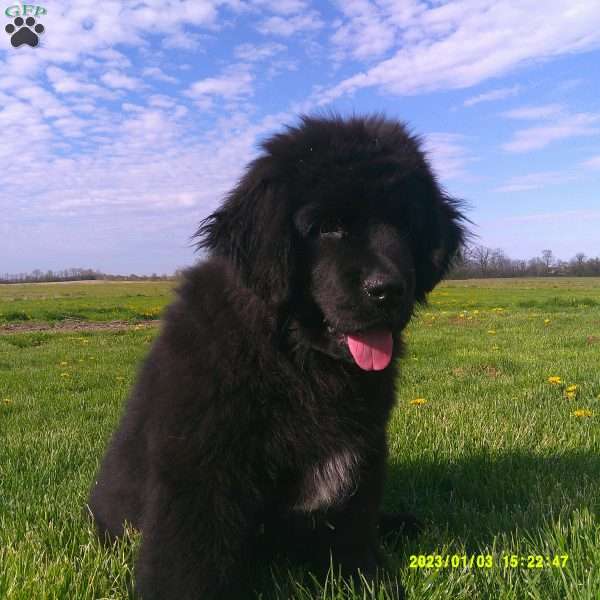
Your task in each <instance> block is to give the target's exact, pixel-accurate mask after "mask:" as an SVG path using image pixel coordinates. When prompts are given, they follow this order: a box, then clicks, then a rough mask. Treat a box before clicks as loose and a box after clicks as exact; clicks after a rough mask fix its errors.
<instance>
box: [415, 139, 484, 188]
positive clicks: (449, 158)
mask: <svg viewBox="0 0 600 600" xmlns="http://www.w3.org/2000/svg"><path fill="white" fill-rule="evenodd" d="M464 142H465V137H464V136H462V135H459V134H455V133H430V134H428V135H427V136H425V144H424V149H425V152H426V153H427V154H428V156H429V157H430V159H431V163H432V166H433V169H434V171H435V172H436V173H437V174H438V175H439V176H440V177H442V178H443V179H456V178H459V177H464V176H465V175H466V171H465V168H466V166H467V164H468V163H470V162H472V161H473V160H474V158H473V156H472V155H471V153H470V151H469V150H468V148H467V147H466V146H465V145H464Z"/></svg>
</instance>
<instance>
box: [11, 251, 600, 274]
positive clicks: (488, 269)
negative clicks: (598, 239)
mask: <svg viewBox="0 0 600 600" xmlns="http://www.w3.org/2000/svg"><path fill="white" fill-rule="evenodd" d="M182 272H183V269H177V270H176V271H175V273H173V274H171V275H167V274H162V275H158V274H157V273H152V275H136V274H135V273H131V274H129V275H109V274H107V273H102V272H101V271H98V270H96V269H81V268H74V269H64V270H62V271H42V270H40V269H35V270H34V271H31V273H16V274H9V273H5V274H3V275H0V283H43V282H52V281H91V280H111V281H160V280H174V279H179V278H180V277H181V274H182ZM448 277H449V279H473V278H480V277H481V278H487V277H600V257H596V258H588V257H587V256H586V255H585V254H583V252H579V253H577V254H576V255H575V256H574V257H573V258H572V259H571V260H560V259H557V258H555V256H554V254H553V252H552V250H542V253H541V255H540V256H536V257H534V258H530V259H528V260H522V259H514V258H509V257H508V256H507V255H506V253H505V252H504V250H502V249H501V248H488V247H486V246H467V247H465V248H464V250H463V251H462V253H461V255H460V256H459V257H458V260H457V261H456V263H455V265H454V267H453V268H452V270H451V272H450V274H449V276H448Z"/></svg>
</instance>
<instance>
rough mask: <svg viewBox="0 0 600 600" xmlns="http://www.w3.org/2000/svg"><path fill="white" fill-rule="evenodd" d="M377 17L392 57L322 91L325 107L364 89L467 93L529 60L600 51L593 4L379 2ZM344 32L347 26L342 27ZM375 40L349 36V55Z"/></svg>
mask: <svg viewBox="0 0 600 600" xmlns="http://www.w3.org/2000/svg"><path fill="white" fill-rule="evenodd" d="M379 6H380V8H381V13H382V16H381V17H380V20H381V21H382V22H383V23H385V24H387V25H390V26H394V27H395V29H396V36H397V38H398V42H397V44H396V51H395V54H394V55H393V56H392V57H391V58H388V59H386V60H383V61H381V62H379V63H377V64H376V65H374V66H373V67H371V68H369V69H367V70H366V71H364V72H359V73H356V74H355V75H352V76H351V77H348V78H346V79H344V80H343V81H341V82H339V83H338V84H336V85H334V86H332V87H330V88H329V89H328V90H327V91H326V92H324V93H321V94H320V100H319V103H320V104H324V103H328V102H331V101H333V100H335V99H336V98H339V97H340V96H344V95H347V94H352V93H353V92H355V91H356V90H358V89H361V88H366V87H377V88H381V89H383V90H385V91H387V92H389V93H391V94H416V93H419V92H427V91H433V90H439V89H457V88H466V87H469V86H472V85H475V84H478V83H480V82H482V81H485V80H487V79H490V78H492V77H498V76H500V75H504V74H506V73H508V72H510V71H513V70H515V69H516V68H518V67H521V66H523V65H525V64H529V63H531V62H532V61H536V60H542V59H545V58H548V57H552V56H558V55H563V54H570V53H574V52H583V51H585V50H591V49H594V48H597V47H599V46H600V10H599V9H598V4H597V3H596V2H595V1H593V0H587V1H583V0H582V1H580V2H578V3H575V4H574V3H573V2H572V1H571V0H549V1H548V2H545V3H544V6H543V9H540V4H539V2H537V0H507V1H505V2H497V1H496V0H457V1H456V2H452V3H448V4H439V3H432V4H430V5H425V4H424V3H420V2H417V1H416V0H410V1H407V2H393V1H392V0H385V1H383V2H381V3H379ZM339 27H340V28H341V27H343V24H340V25H339ZM369 43H370V40H369V35H368V34H366V33H365V34H361V31H360V29H359V28H356V35H354V36H351V37H348V40H347V51H348V52H349V53H350V54H351V53H352V49H353V48H354V47H359V46H360V45H361V44H366V45H368V44H369Z"/></svg>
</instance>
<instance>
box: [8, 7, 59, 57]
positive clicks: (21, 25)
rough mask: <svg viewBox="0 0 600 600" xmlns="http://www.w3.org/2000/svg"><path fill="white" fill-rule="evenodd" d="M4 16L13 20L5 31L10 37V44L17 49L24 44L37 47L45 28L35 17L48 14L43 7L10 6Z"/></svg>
mask: <svg viewBox="0 0 600 600" xmlns="http://www.w3.org/2000/svg"><path fill="white" fill-rule="evenodd" d="M4 14H5V15H6V16H7V17H9V18H11V19H13V22H12V23H9V24H8V25H7V26H6V27H5V28H4V30H5V31H6V33H8V35H10V43H11V44H12V45H13V46H14V47H15V48H17V47H18V46H22V45H23V44H27V45H28V46H37V45H38V42H39V41H40V38H39V37H38V36H39V35H40V34H42V33H44V26H43V25H42V24H41V23H36V20H35V17H40V16H42V15H45V14H48V11H47V10H46V9H45V8H44V7H43V6H35V5H34V4H23V5H22V6H18V5H15V6H9V7H8V8H7V9H6V10H5V11H4Z"/></svg>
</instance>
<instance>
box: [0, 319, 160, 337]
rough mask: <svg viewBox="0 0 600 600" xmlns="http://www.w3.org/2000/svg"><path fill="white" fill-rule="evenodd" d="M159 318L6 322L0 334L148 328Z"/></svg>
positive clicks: (157, 322)
mask: <svg viewBox="0 0 600 600" xmlns="http://www.w3.org/2000/svg"><path fill="white" fill-rule="evenodd" d="M159 323H160V319H153V320H151V321H143V322H141V323H131V322H129V321H103V322H93V321H75V320H72V319H65V320H64V321H57V322H56V323H23V322H20V323H7V324H5V325H0V335H5V334H9V335H10V334H11V333H34V332H36V331H47V332H63V331H123V330H126V329H150V328H152V327H156V326H157V325H158V324H159Z"/></svg>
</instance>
